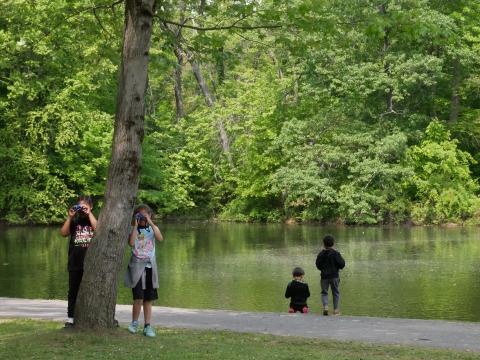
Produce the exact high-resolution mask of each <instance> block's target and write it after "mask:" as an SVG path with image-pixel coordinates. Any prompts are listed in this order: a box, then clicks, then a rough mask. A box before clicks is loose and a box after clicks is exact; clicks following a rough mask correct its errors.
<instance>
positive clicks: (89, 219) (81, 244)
mask: <svg viewBox="0 0 480 360" xmlns="http://www.w3.org/2000/svg"><path fill="white" fill-rule="evenodd" d="M92 209H93V203H92V199H91V198H90V196H87V195H80V196H79V197H78V198H77V205H75V206H72V207H71V208H70V209H69V210H68V216H67V219H66V220H65V223H64V224H63V226H62V230H61V234H62V236H63V237H67V236H70V245H69V247H68V309H67V314H68V321H67V322H66V323H65V327H66V328H72V327H73V321H74V320H73V312H74V309H75V302H76V301H77V295H78V289H79V288H80V283H81V282H82V277H83V260H84V259H85V254H86V252H87V249H88V246H89V245H90V241H91V240H92V236H93V231H94V230H95V228H96V227H97V219H95V217H94V216H93V214H92ZM75 215H77V216H75Z"/></svg>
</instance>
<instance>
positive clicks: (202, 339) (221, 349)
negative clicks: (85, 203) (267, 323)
mask: <svg viewBox="0 0 480 360" xmlns="http://www.w3.org/2000/svg"><path fill="white" fill-rule="evenodd" d="M61 326H62V325H61V324H60V323H58V322H53V321H39V320H23V319H22V320H12V319H3V320H2V319H0V358H1V359H67V358H70V359H106V358H117V359H135V360H139V359H150V358H157V359H158V358H161V359H215V360H217V359H343V360H346V359H352V360H353V359H357V360H358V359H387V358H389V359H436V360H437V359H478V358H479V356H480V355H479V354H478V353H470V352H461V351H449V350H440V349H430V348H423V347H410V346H397V345H377V344H363V343H357V342H352V341H330V340H318V339H306V338H290V337H282V336H273V335H261V334H248V333H233V332H225V331H194V330H183V329H165V328H155V330H156V333H157V337H156V338H155V339H147V338H146V337H144V336H143V335H141V334H136V335H132V334H130V333H128V332H127V331H126V330H125V329H124V328H120V329H115V330H109V331H104V332H96V333H79V332H76V331H75V330H64V329H62V328H61Z"/></svg>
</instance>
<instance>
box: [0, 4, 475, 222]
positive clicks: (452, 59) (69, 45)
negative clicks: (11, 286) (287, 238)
mask: <svg viewBox="0 0 480 360" xmlns="http://www.w3.org/2000/svg"><path fill="white" fill-rule="evenodd" d="M92 6H93V5H92V4H89V3H86V2H83V1H68V2H67V1H63V0H55V1H44V0H37V1H33V0H31V1H28V0H27V1H19V0H7V1H6V2H5V4H3V5H2V8H1V9H0V48H1V53H0V54H1V55H0V129H1V131H0V138H1V140H0V217H1V218H2V219H3V220H6V221H8V222H10V223H57V222H61V221H63V220H64V217H65V211H66V209H67V208H68V207H69V206H71V205H72V203H73V202H72V199H73V198H74V194H79V193H88V194H91V195H93V197H94V198H95V199H96V206H97V207H98V208H101V207H102V205H103V203H102V201H103V196H104V194H105V184H106V179H107V173H108V168H109V165H110V162H111V161H110V160H111V159H110V157H111V153H112V139H113V132H114V117H115V111H116V94H117V89H118V86H119V69H120V64H121V51H122V43H123V42H122V38H123V35H122V34H123V26H124V15H125V5H124V2H118V3H116V4H114V5H112V3H109V2H108V1H101V2H100V3H97V4H95V9H94V8H93V7H92ZM479 10H480V2H479V1H476V0H474V1H468V2H467V1H456V2H451V1H441V0H438V1H437V0H435V1H426V0H414V1H403V0H392V1H383V2H381V1H365V2H362V4H359V3H358V2H355V1H350V0H340V1H317V0H314V1H309V2H306V1H289V2H283V1H277V0H270V1H262V2H258V3H257V2H255V1H218V2H217V1H215V2H212V3H208V2H205V1H200V0H198V1H187V0H185V1H181V0H179V1H176V0H173V1H165V2H157V8H156V14H155V18H154V19H153V28H152V30H153V31H152V41H151V46H150V51H149V56H150V61H149V65H148V83H147V90H146V104H145V129H144V140H143V149H142V168H141V172H140V182H139V188H138V202H147V203H149V204H151V205H152V206H153V208H154V209H155V210H156V211H157V212H158V213H159V214H160V215H161V216H162V217H175V218H212V217H215V218H221V219H231V220H240V221H284V220H286V219H291V220H295V221H332V222H339V223H349V224H381V223H400V222H405V221H413V222H414V223H417V224H438V223H449V222H471V223H477V221H478V220H477V215H478V213H479V211H480V203H479V200H478V190H479V189H478V180H477V178H478V176H479V175H480V167H479V165H478V160H479V159H480V155H479V154H480V152H479V150H480V142H479V138H480V126H479V125H480V122H479V116H480V111H479V109H480V73H479V71H480V70H479V64H478V53H479V50H480V27H479V26H478V14H479ZM278 25H281V28H280V27H277V26H278ZM203 29H212V30H207V31H205V30H203ZM112 161H114V162H118V161H120V160H116V159H113V158H112Z"/></svg>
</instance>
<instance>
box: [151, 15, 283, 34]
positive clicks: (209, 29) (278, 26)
mask: <svg viewBox="0 0 480 360" xmlns="http://www.w3.org/2000/svg"><path fill="white" fill-rule="evenodd" d="M151 15H152V16H153V17H155V18H157V19H159V20H160V21H161V22H163V23H165V24H171V25H176V26H180V27H182V28H187V29H193V30H197V31H214V30H230V29H239V30H255V29H276V28H281V27H282V25H258V26H238V25H236V24H237V23H238V22H240V21H242V20H243V19H245V17H246V16H245V17H243V18H241V19H239V20H236V21H235V22H234V23H233V24H231V25H228V26H213V27H198V26H193V25H186V24H185V23H183V24H182V23H179V22H176V21H172V20H167V19H164V18H162V17H161V16H158V15H155V14H151Z"/></svg>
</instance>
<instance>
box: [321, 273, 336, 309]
mask: <svg viewBox="0 0 480 360" xmlns="http://www.w3.org/2000/svg"><path fill="white" fill-rule="evenodd" d="M329 286H331V287H332V295H333V309H334V310H338V305H339V304H340V291H339V290H338V288H339V286H340V278H335V279H322V280H320V287H321V289H322V293H321V294H322V303H323V306H328V287H329Z"/></svg>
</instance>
